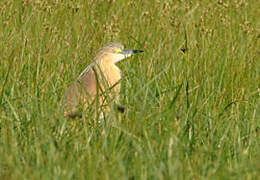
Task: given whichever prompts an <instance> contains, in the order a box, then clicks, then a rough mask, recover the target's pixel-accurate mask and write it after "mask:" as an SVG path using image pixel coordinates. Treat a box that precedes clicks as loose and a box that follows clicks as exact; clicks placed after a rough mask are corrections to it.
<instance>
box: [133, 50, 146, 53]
mask: <svg viewBox="0 0 260 180" xmlns="http://www.w3.org/2000/svg"><path fill="white" fill-rule="evenodd" d="M133 52H134V53H142V52H144V51H143V50H133Z"/></svg>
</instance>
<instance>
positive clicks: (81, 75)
mask: <svg viewBox="0 0 260 180" xmlns="http://www.w3.org/2000/svg"><path fill="white" fill-rule="evenodd" d="M93 66H94V64H93V63H91V64H90V65H88V66H87V67H86V69H84V70H83V71H82V72H81V73H80V75H79V77H78V79H77V80H80V79H81V78H82V77H83V76H84V75H85V74H86V73H87V72H88V71H89V70H90V69H91V68H92V67H93Z"/></svg>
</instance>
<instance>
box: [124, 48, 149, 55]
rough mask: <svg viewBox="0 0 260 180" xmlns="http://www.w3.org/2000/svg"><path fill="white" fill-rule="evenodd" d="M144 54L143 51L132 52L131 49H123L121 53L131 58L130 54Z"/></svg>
mask: <svg viewBox="0 0 260 180" xmlns="http://www.w3.org/2000/svg"><path fill="white" fill-rule="evenodd" d="M141 52H144V51H143V50H132V49H124V50H123V51H122V52H121V53H122V54H124V55H126V56H131V55H132V54H136V53H141Z"/></svg>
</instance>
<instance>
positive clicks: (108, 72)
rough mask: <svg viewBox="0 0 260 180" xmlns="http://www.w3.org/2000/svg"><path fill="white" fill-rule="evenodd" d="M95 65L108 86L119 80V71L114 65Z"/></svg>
mask: <svg viewBox="0 0 260 180" xmlns="http://www.w3.org/2000/svg"><path fill="white" fill-rule="evenodd" d="M97 65H98V69H99V71H101V73H102V74H103V76H104V78H105V79H106V81H107V82H108V83H109V86H113V85H114V84H116V83H118V81H119V80H120V79H121V71H120V69H119V68H118V67H117V66H116V65H115V64H114V63H98V64H97Z"/></svg>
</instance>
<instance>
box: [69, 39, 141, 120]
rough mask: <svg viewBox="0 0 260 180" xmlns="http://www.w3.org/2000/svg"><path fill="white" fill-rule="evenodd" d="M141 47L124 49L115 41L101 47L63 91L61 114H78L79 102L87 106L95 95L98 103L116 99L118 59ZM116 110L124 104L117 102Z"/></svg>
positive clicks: (118, 82) (119, 75) (78, 115)
mask: <svg viewBox="0 0 260 180" xmlns="http://www.w3.org/2000/svg"><path fill="white" fill-rule="evenodd" d="M141 52H143V50H132V49H125V48H124V46H123V45H122V44H120V43H118V42H112V43H108V44H107V45H105V46H104V47H103V48H101V49H100V50H99V51H98V52H97V54H96V55H95V56H94V58H93V60H92V62H91V63H90V64H89V65H88V66H87V67H86V68H85V69H84V70H83V71H82V73H81V74H80V75H79V76H78V78H77V80H76V81H74V82H73V83H72V84H70V85H69V86H68V87H67V89H66V91H65V94H64V104H65V108H64V116H66V117H69V118H75V117H81V114H82V113H81V112H80V111H79V106H80V105H83V109H86V108H88V107H89V106H90V105H91V104H92V103H93V102H94V100H95V99H96V100H97V101H98V103H99V106H102V105H106V104H107V103H108V101H109V100H113V99H114V100H115V102H116V103H118V100H119V92H120V80H121V70H120V69H119V67H118V66H117V65H116V63H118V62H119V61H121V60H123V59H125V58H127V57H130V56H131V55H133V54H137V53H141ZM118 110H119V111H123V108H122V107H120V106H118Z"/></svg>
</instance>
